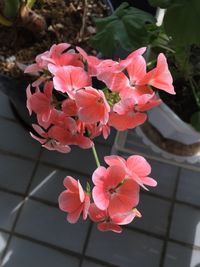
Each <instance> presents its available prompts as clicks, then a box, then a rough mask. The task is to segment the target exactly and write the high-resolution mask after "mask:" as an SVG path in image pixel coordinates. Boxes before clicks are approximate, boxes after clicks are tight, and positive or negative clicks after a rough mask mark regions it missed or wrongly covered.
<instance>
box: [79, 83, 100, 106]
mask: <svg viewBox="0 0 200 267" xmlns="http://www.w3.org/2000/svg"><path fill="white" fill-rule="evenodd" d="M97 97H98V91H97V90H96V89H94V88H92V87H87V88H86V89H85V90H79V91H77V93H76V95H75V101H76V105H77V106H78V107H83V106H88V107H90V106H91V105H92V104H93V103H94V101H95V100H96V98H97Z"/></svg>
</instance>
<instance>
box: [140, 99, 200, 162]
mask: <svg viewBox="0 0 200 267" xmlns="http://www.w3.org/2000/svg"><path fill="white" fill-rule="evenodd" d="M148 115H149V116H148V118H149V120H148V122H146V123H145V124H144V125H142V126H140V127H138V128H137V129H136V132H137V134H138V135H139V136H140V137H142V139H143V142H144V143H145V144H147V145H148V146H150V147H151V148H152V150H153V151H155V152H157V153H160V154H161V155H162V156H163V157H165V158H167V159H174V160H175V161H177V162H184V161H186V162H189V163H193V164H194V163H197V162H198V161H200V133H198V132H197V131H196V130H195V129H193V128H192V127H191V126H190V125H189V124H187V123H185V122H184V121H182V120H181V119H180V118H179V117H178V116H177V115H176V114H175V113H174V112H173V111H172V110H171V109H170V108H169V107H168V106H167V105H166V104H165V103H161V105H160V106H158V107H155V108H154V109H152V110H150V111H148Z"/></svg>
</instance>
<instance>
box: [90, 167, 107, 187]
mask: <svg viewBox="0 0 200 267" xmlns="http://www.w3.org/2000/svg"><path fill="white" fill-rule="evenodd" d="M106 174H107V170H106V168H105V167H102V166H100V167H98V168H97V169H96V170H95V171H94V173H93V175H92V181H93V183H94V184H95V185H102V183H103V182H104V180H105V176H106Z"/></svg>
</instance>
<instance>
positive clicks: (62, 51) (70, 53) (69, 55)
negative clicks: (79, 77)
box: [42, 43, 83, 67]
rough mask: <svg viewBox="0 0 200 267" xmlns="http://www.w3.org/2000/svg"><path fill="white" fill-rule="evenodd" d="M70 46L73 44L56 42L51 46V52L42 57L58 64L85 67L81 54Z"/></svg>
mask: <svg viewBox="0 0 200 267" xmlns="http://www.w3.org/2000/svg"><path fill="white" fill-rule="evenodd" d="M70 48H71V45H70V44H68V43H60V44H57V45H56V44H54V45H52V47H51V48H50V51H49V54H45V55H43V56H42V59H43V60H46V61H47V62H48V63H52V64H54V65H56V66H68V65H70V66H75V67H83V63H82V61H81V60H80V55H79V54H77V53H76V52H75V50H74V49H70Z"/></svg>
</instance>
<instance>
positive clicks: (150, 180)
mask: <svg viewBox="0 0 200 267" xmlns="http://www.w3.org/2000/svg"><path fill="white" fill-rule="evenodd" d="M141 180H142V182H143V184H145V185H148V186H153V187H155V186H157V182H156V180H154V179H153V178H151V177H142V179H141Z"/></svg>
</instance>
